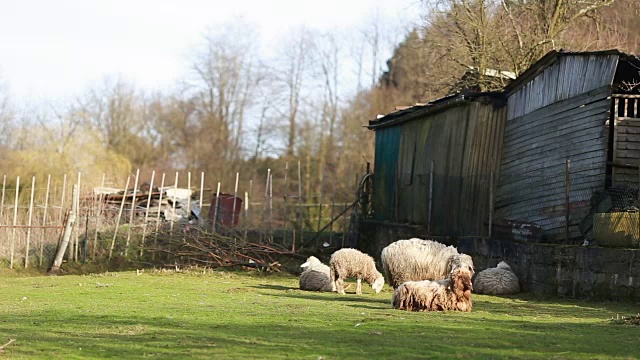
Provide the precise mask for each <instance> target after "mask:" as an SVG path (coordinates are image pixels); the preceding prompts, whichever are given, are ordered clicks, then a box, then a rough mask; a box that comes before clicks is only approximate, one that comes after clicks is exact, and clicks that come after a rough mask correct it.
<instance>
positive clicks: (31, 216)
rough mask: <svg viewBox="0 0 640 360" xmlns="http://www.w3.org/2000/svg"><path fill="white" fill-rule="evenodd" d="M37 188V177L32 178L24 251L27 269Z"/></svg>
mask: <svg viewBox="0 0 640 360" xmlns="http://www.w3.org/2000/svg"><path fill="white" fill-rule="evenodd" d="M35 187H36V177H35V176H32V177H31V197H30V199H29V220H28V222H27V224H28V226H29V227H28V228H27V246H26V249H25V251H24V267H25V269H26V268H28V267H29V248H30V246H31V226H32V225H33V195H34V193H35Z"/></svg>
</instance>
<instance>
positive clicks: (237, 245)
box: [147, 227, 305, 272]
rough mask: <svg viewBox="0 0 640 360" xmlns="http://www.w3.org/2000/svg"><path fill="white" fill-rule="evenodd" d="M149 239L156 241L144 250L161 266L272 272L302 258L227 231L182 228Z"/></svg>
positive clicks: (278, 247)
mask: <svg viewBox="0 0 640 360" xmlns="http://www.w3.org/2000/svg"><path fill="white" fill-rule="evenodd" d="M151 236H153V237H156V236H157V240H156V241H155V244H154V246H153V247H152V248H147V250H148V251H149V252H150V253H152V254H153V255H154V259H155V260H156V261H160V262H161V263H162V264H163V265H165V266H193V265H198V266H206V267H211V268H223V267H225V268H228V267H243V268H251V269H257V270H261V271H271V272H274V271H280V268H281V267H282V265H281V263H280V262H281V261H282V259H284V258H296V259H304V258H305V257H304V256H303V255H300V254H297V253H295V252H292V251H290V250H289V249H287V248H285V247H284V246H282V245H279V244H275V243H269V242H255V241H247V240H244V238H243V236H242V235H240V234H235V233H233V232H229V231H218V232H212V231H207V230H203V229H200V228H197V227H185V228H181V229H180V230H175V231H167V230H165V231H162V232H158V233H157V234H153V235H151Z"/></svg>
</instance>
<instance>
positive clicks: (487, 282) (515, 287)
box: [473, 261, 520, 295]
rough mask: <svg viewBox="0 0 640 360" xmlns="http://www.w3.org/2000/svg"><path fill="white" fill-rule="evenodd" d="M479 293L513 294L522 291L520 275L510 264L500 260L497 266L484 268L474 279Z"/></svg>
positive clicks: (474, 285) (474, 284)
mask: <svg viewBox="0 0 640 360" xmlns="http://www.w3.org/2000/svg"><path fill="white" fill-rule="evenodd" d="M473 287H474V288H475V289H476V292H477V293H478V294H487V295H511V294H515V293H518V292H520V285H519V284H518V277H517V276H516V274H515V273H514V272H513V270H511V267H510V266H509V264H507V263H506V262H504V261H500V263H499V264H498V266H497V267H495V268H489V269H485V270H482V271H480V272H479V273H478V275H476V278H475V279H474V280H473Z"/></svg>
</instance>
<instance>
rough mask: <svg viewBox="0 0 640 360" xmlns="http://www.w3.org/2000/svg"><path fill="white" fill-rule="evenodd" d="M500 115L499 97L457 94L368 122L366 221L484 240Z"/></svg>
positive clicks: (501, 121)
mask: <svg viewBox="0 0 640 360" xmlns="http://www.w3.org/2000/svg"><path fill="white" fill-rule="evenodd" d="M506 110H507V109H506V107H505V101H504V97H503V96H502V94H496V93H462V94H456V95H452V96H448V97H445V98H441V99H438V100H435V101H432V102H430V103H428V104H426V105H416V106H413V107H409V108H407V109H404V110H400V111H396V112H393V113H391V114H388V115H386V116H384V117H381V118H379V119H376V120H372V121H370V122H369V129H371V130H374V131H375V136H376V154H375V171H374V172H375V174H374V190H373V198H372V209H373V221H374V222H375V223H377V224H378V225H380V224H387V225H391V224H398V223H401V224H413V225H417V226H419V227H421V228H422V229H424V230H427V231H428V233H430V234H434V235H442V236H448V237H457V236H482V235H485V236H486V234H487V232H488V230H487V226H486V224H487V220H488V217H489V193H490V189H489V185H490V183H491V173H492V172H493V173H494V176H495V178H496V179H497V176H498V170H499V165H500V154H501V151H502V137H503V128H504V121H505V117H506ZM496 183H497V182H496Z"/></svg>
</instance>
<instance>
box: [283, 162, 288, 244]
mask: <svg viewBox="0 0 640 360" xmlns="http://www.w3.org/2000/svg"><path fill="white" fill-rule="evenodd" d="M288 175H289V162H288V161H287V162H285V163H284V194H283V202H284V208H283V210H282V214H283V217H282V220H283V221H284V231H283V237H282V243H283V244H285V243H286V242H287V229H288V227H289V226H288V224H289V218H288V216H287V194H288V192H289V183H288V182H287V180H288Z"/></svg>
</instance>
